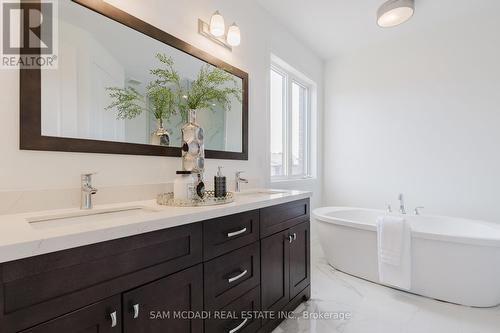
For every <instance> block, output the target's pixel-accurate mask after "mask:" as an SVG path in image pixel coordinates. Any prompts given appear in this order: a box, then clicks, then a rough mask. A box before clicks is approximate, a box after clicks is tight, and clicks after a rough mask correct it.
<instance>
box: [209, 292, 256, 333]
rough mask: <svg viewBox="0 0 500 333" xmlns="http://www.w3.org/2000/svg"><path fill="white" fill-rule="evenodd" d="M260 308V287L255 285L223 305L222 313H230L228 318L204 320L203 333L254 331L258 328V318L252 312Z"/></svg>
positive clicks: (250, 332) (251, 332)
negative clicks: (226, 304)
mask: <svg viewBox="0 0 500 333" xmlns="http://www.w3.org/2000/svg"><path fill="white" fill-rule="evenodd" d="M259 310H260V288H259V287H256V288H254V289H252V290H251V291H250V292H248V293H246V294H245V295H243V296H242V297H240V298H238V299H237V300H236V301H234V302H232V303H231V304H229V305H228V306H226V307H224V309H223V310H222V314H226V315H227V314H231V315H230V316H228V318H222V317H221V316H220V315H219V318H220V319H218V318H213V316H214V314H213V313H212V318H211V319H207V320H205V333H227V332H234V333H254V332H256V331H257V330H258V329H259V328H260V323H261V321H260V319H258V318H252V317H253V316H252V314H254V313H256V311H259Z"/></svg>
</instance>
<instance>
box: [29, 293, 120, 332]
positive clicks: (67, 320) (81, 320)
mask: <svg viewBox="0 0 500 333" xmlns="http://www.w3.org/2000/svg"><path fill="white" fill-rule="evenodd" d="M112 315H113V318H114V319H112ZM121 316H122V311H121V307H120V296H115V297H112V298H109V299H106V300H104V301H101V302H98V303H95V304H92V305H89V306H86V307H84V308H83V309H80V310H77V311H74V312H71V313H69V314H67V315H65V316H62V317H59V318H56V319H54V320H51V321H49V322H46V323H44V324H41V325H38V326H35V327H33V328H30V329H27V330H25V331H23V332H22V333H62V332H72V333H121V331H122V318H121Z"/></svg>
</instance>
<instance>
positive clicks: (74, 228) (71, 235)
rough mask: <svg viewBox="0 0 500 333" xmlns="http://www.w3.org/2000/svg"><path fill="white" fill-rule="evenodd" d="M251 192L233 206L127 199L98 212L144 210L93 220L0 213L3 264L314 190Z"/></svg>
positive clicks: (45, 213)
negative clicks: (45, 219)
mask: <svg viewBox="0 0 500 333" xmlns="http://www.w3.org/2000/svg"><path fill="white" fill-rule="evenodd" d="M262 192H265V193H261V192H260V191H259V190H251V191H247V192H242V193H241V194H236V198H235V201H234V202H232V203H229V204H224V205H218V206H208V207H167V206H160V205H158V204H157V203H156V201H155V200H148V201H135V202H126V203H120V204H112V205H101V206H96V207H94V209H95V210H106V209H115V208H122V207H143V208H145V209H144V210H141V211H135V212H131V213H130V214H129V213H127V212H123V213H120V214H118V215H113V216H106V215H96V216H95V219H86V220H79V219H73V220H71V221H70V220H67V221H66V220H59V221H48V222H37V223H30V220H31V219H34V218H38V217H40V216H58V215H61V216H62V215H64V214H72V213H77V212H79V209H77V208H75V209H61V210H56V211H43V212H34V213H25V214H15V215H0V263H3V262H7V261H12V260H17V259H22V258H27V257H32V256H37V255H41V254H45V253H50V252H55V251H60V250H66V249H70V248H74V247H78V246H84V245H89V244H94V243H99V242H103V241H108V240H112V239H118V238H123V237H128V236H133V235H138V234H142V233H146V232H150V231H155V230H161V229H165V228H172V227H176V226H180V225H184V224H189V223H194V222H199V221H203V220H208V219H212V218H216V217H220V216H226V215H231V214H236V213H240V212H244V211H249V210H253V209H259V208H264V207H269V206H274V205H279V204H282V203H286V202H290V201H294V200H300V199H305V198H309V197H310V196H311V193H310V192H304V191H287V190H277V191H276V192H271V191H269V190H263V191H262Z"/></svg>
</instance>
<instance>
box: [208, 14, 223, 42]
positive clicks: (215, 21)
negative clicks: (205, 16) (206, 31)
mask: <svg viewBox="0 0 500 333" xmlns="http://www.w3.org/2000/svg"><path fill="white" fill-rule="evenodd" d="M210 33H211V34H212V35H214V36H215V37H222V36H224V34H225V33H226V24H225V23H224V17H223V16H222V15H221V14H220V13H219V11H216V12H215V13H213V14H212V18H211V19H210Z"/></svg>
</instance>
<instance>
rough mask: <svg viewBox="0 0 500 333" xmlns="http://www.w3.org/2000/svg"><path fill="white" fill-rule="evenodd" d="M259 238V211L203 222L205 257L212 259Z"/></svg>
mask: <svg viewBox="0 0 500 333" xmlns="http://www.w3.org/2000/svg"><path fill="white" fill-rule="evenodd" d="M257 240H259V211H258V210H254V211H250V212H244V213H240V214H234V215H230V216H224V217H221V218H216V219H212V220H208V221H204V222H203V243H204V251H203V253H204V255H203V256H204V259H205V260H210V259H213V258H215V257H218V256H220V255H222V254H224V253H227V252H230V251H232V250H236V249H238V248H240V247H243V246H245V245H248V244H251V243H253V242H255V241H257Z"/></svg>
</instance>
